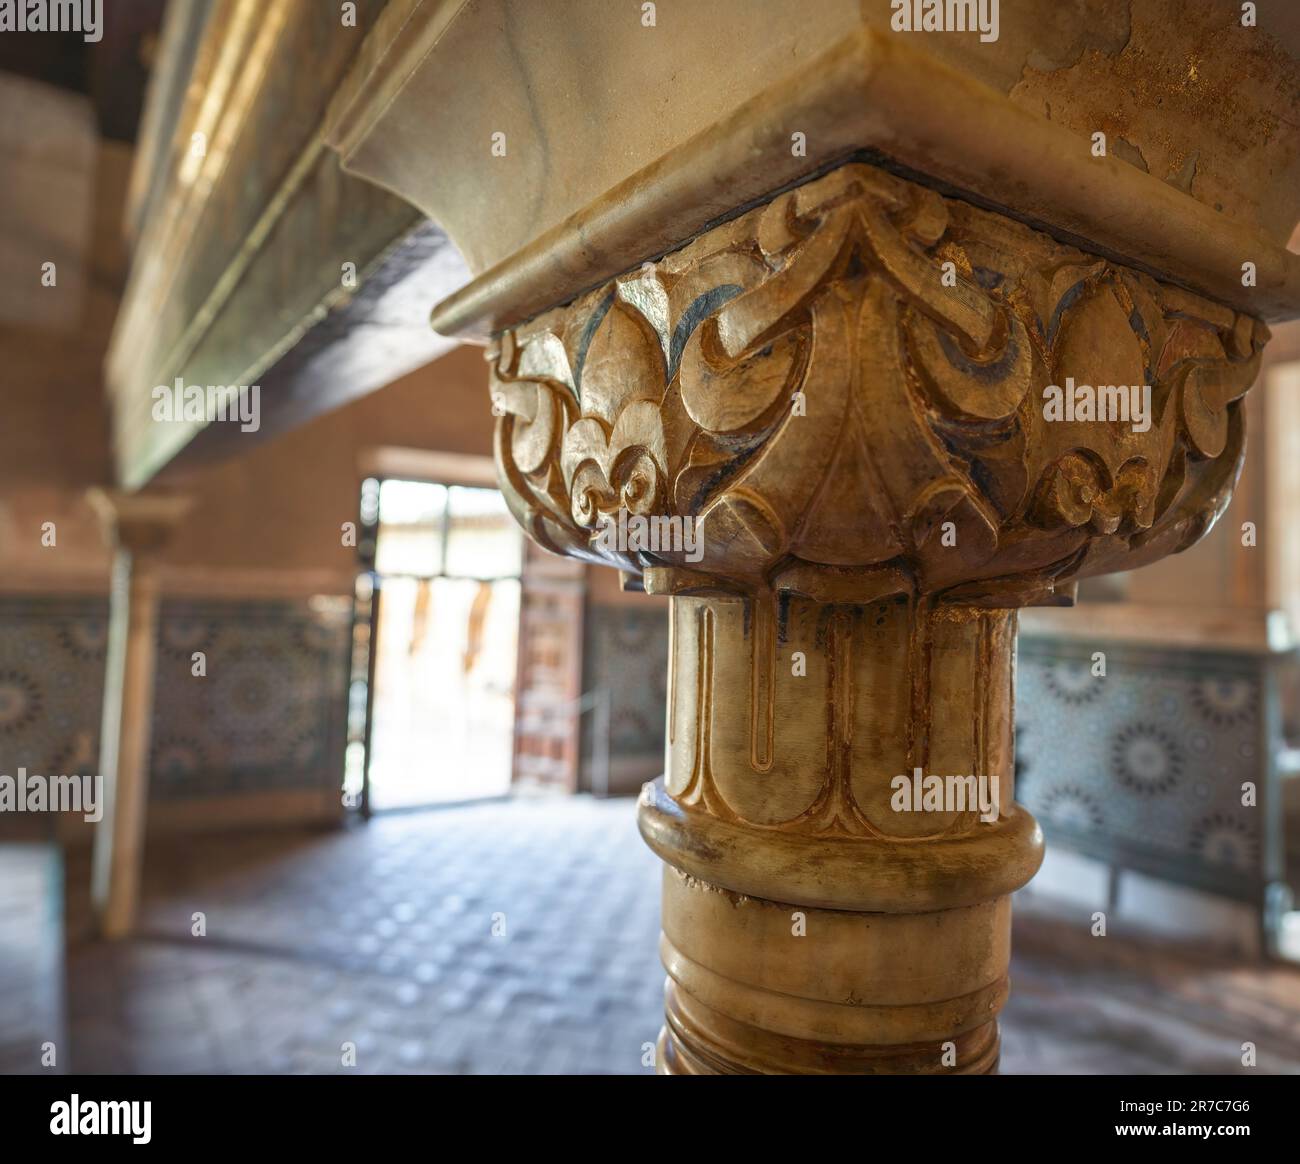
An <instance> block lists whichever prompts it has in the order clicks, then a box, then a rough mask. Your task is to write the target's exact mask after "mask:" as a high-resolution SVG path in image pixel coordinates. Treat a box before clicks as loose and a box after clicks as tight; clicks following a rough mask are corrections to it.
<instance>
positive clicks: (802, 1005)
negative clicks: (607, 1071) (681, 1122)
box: [656, 866, 1011, 1075]
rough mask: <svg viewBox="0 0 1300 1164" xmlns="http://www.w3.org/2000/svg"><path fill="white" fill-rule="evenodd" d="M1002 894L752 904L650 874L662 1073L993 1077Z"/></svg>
mask: <svg viewBox="0 0 1300 1164" xmlns="http://www.w3.org/2000/svg"><path fill="white" fill-rule="evenodd" d="M1010 923H1011V902H1010V897H1009V896H1003V897H999V898H997V899H995V900H992V901H988V902H982V903H979V904H977V905H972V906H963V907H959V908H955V909H947V910H936V911H933V912H924V913H904V914H885V913H860V912H852V911H848V910H826V909H817V908H813V907H809V906H800V905H790V904H786V903H780V902H773V901H766V900H763V899H761V898H755V897H749V896H745V895H743V894H738V893H734V892H732V891H730V890H727V889H722V888H719V887H718V886H716V885H710V884H707V883H705V882H702V881H700V880H699V879H697V878H695V877H692V876H690V875H688V874H685V873H683V872H681V871H680V870H678V869H675V868H672V867H671V866H670V867H667V868H666V869H665V870H664V936H663V939H662V943H661V947H660V948H661V955H662V958H663V962H664V966H665V967H666V968H667V970H668V980H667V984H666V987H665V1012H666V1015H667V1025H666V1026H665V1028H664V1031H663V1033H662V1034H661V1036H660V1039H659V1051H658V1058H657V1060H656V1062H657V1064H658V1069H659V1071H660V1073H661V1074H666V1075H984V1074H992V1073H994V1072H996V1070H997V1063H998V1051H999V1041H998V1027H997V1021H996V1016H997V1014H998V1012H999V1010H1000V1009H1001V1008H1002V1004H1003V1003H1004V1002H1005V1000H1006V996H1007V973H1006V971H1007V963H1008V960H1009V956H1010V937H1011V934H1010V931H1011V925H1010Z"/></svg>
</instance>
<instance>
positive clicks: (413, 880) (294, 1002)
mask: <svg viewBox="0 0 1300 1164" xmlns="http://www.w3.org/2000/svg"><path fill="white" fill-rule="evenodd" d="M633 817H634V809H633V805H632V803H631V802H630V801H612V802H603V803H602V802H593V801H591V800H589V799H585V798H579V799H576V800H565V801H540V802H514V803H499V804H486V805H476V806H468V807H464V808H457V809H444V810H441V811H435V812H429V813H421V814H411V815H404V816H391V817H386V818H379V819H376V820H375V821H373V822H371V824H370V825H368V826H366V827H363V828H359V829H357V830H355V831H352V832H346V833H338V834H324V835H319V834H318V835H313V836H300V837H296V838H293V839H286V838H285V837H284V836H283V835H281V836H279V837H275V836H270V835H266V836H262V837H259V838H243V839H240V840H236V841H232V840H230V839H221V838H211V839H204V840H188V841H186V842H184V843H181V844H176V843H173V844H171V845H167V846H163V845H161V844H158V845H155V847H154V850H153V851H152V853H151V860H150V864H149V869H148V873H147V900H146V905H145V911H144V923H143V927H142V929H143V933H142V936H141V937H140V938H139V939H137V940H133V941H131V942H129V943H125V944H121V945H117V946H113V947H106V946H104V945H102V944H99V943H95V942H91V941H89V940H88V939H86V938H85V937H84V936H83V935H84V933H85V921H86V916H85V912H84V903H83V902H82V901H81V898H80V895H79V894H78V893H75V892H74V893H72V894H71V895H70V899H71V903H72V904H71V909H70V921H69V926H70V932H71V934H72V938H73V940H72V944H71V951H70V960H69V966H68V983H69V1000H68V1009H69V1027H70V1039H71V1052H72V1054H71V1065H72V1069H73V1070H74V1071H88V1072H133V1071H135V1072H186V1071H189V1072H280V1071H292V1072H330V1071H334V1072H339V1071H357V1072H390V1071H402V1072H476V1073H499V1072H519V1073H534V1072H564V1073H568V1072H573V1073H593V1072H594V1073H631V1074H649V1073H650V1072H649V1070H648V1069H647V1068H645V1067H643V1066H642V1056H643V1048H644V1046H645V1044H647V1043H650V1042H653V1040H654V1038H655V1035H656V1033H657V1032H658V1029H659V1025H660V1021H661V1020H660V1005H661V982H662V972H661V970H660V968H659V966H658V961H657V954H656V940H657V936H658V897H659V887H658V862H657V860H656V859H655V858H654V857H653V856H652V855H651V854H650V852H649V851H648V850H647V849H646V848H645V846H644V845H643V844H642V843H641V841H640V838H639V837H638V836H637V834H636V828H635V824H634V820H633ZM81 860H83V859H79V860H78V861H75V862H74V863H73V865H72V867H71V868H70V870H69V873H68V881H69V884H70V886H74V887H75V886H77V885H80V884H84V880H83V879H84V877H85V870H84V869H82V868H81V867H79V865H80V861H81ZM196 912H197V913H202V914H203V915H204V921H205V923H206V936H204V937H196V936H193V935H192V930H193V928H194V927H195V922H194V916H193V915H194V914H195V913H196ZM1087 920H1088V919H1084V918H1079V919H1070V918H1065V917H1063V916H1055V917H1054V916H1052V915H1051V914H1050V913H1044V912H1043V906H1042V905H1041V904H1039V905H1035V906H1034V907H1033V908H1032V910H1030V909H1022V910H1021V911H1020V914H1019V916H1018V920H1017V927H1016V947H1015V948H1016V955H1015V962H1014V966H1013V992H1012V1000H1011V1002H1010V1004H1009V1005H1008V1007H1007V1010H1006V1012H1005V1022H1004V1024H1003V1046H1004V1051H1003V1062H1002V1069H1003V1071H1004V1072H1006V1073H1017V1072H1034V1073H1046V1072H1056V1073H1091V1072H1097V1073H1108V1074H1131V1073H1160V1072H1232V1071H1240V1070H1242V1069H1243V1068H1242V1066H1241V1062H1240V1054H1241V1052H1240V1047H1241V1044H1242V1043H1243V1042H1245V1041H1252V1042H1255V1043H1256V1044H1257V1045H1258V1047H1259V1066H1258V1068H1257V1069H1258V1070H1260V1071H1267V1072H1288V1073H1292V1072H1295V1073H1300V973H1297V972H1296V971H1295V970H1292V969H1289V968H1284V967H1278V966H1267V965H1260V964H1248V963H1242V962H1234V961H1229V960H1221V959H1213V958H1208V957H1205V956H1203V955H1199V954H1195V953H1191V952H1187V951H1180V950H1177V949H1175V948H1171V947H1163V946H1151V945H1147V944H1142V943H1136V942H1133V941H1132V940H1126V939H1124V938H1121V937H1117V936H1113V935H1112V936H1111V937H1109V938H1107V939H1104V940H1097V939H1093V938H1091V937H1090V936H1089V934H1088V932H1087ZM494 927H495V929H496V930H497V931H498V932H497V933H496V934H494ZM502 931H503V932H502ZM345 1044H353V1045H355V1048H356V1052H355V1057H356V1066H355V1067H347V1066H344V1064H343V1059H344V1056H345V1053H346V1050H345Z"/></svg>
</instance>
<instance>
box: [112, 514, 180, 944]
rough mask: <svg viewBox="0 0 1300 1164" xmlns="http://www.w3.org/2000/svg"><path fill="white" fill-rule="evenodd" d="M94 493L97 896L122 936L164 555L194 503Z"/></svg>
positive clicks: (142, 807)
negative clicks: (101, 654)
mask: <svg viewBox="0 0 1300 1164" xmlns="http://www.w3.org/2000/svg"><path fill="white" fill-rule="evenodd" d="M89 500H90V503H91V504H92V506H93V507H94V508H95V510H96V512H97V513H98V515H99V517H100V520H101V523H102V525H103V528H104V535H105V538H106V539H107V541H108V543H109V545H110V547H111V548H112V550H113V575H112V588H111V593H110V608H109V630H108V660H107V667H106V672H105V676H104V714H103V724H102V728H101V733H100V748H99V772H100V776H101V777H102V779H103V796H104V815H103V819H102V820H101V821H100V822H99V824H98V825H97V826H96V830H95V839H94V851H93V858H92V871H91V900H92V903H93V905H94V909H95V915H96V919H97V922H98V925H99V929H100V932H101V934H102V935H103V936H104V937H106V938H121V937H126V936H127V935H128V934H129V933H130V932H131V930H132V928H133V926H134V924H135V915H136V908H137V905H138V902H139V895H140V871H141V866H142V862H143V857H144V831H145V814H146V809H147V804H148V796H149V744H150V735H151V731H152V727H153V692H154V666H155V660H156V654H157V639H158V574H157V568H158V557H159V552H160V551H161V549H162V548H163V546H164V545H165V544H166V542H167V540H168V539H169V537H170V536H171V533H172V531H173V529H174V528H175V526H176V523H177V522H178V521H179V520H180V519H181V517H183V516H184V514H185V513H186V511H187V510H188V509H189V506H190V500H189V499H188V498H185V497H179V496H175V495H171V494H163V493H157V492H149V493H123V492H118V491H116V490H106V489H95V490H92V491H91V492H90V494H89Z"/></svg>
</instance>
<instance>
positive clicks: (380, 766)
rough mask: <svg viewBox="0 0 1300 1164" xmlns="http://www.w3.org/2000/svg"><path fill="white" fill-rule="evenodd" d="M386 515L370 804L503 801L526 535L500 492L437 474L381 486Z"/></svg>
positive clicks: (378, 533)
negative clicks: (438, 479) (433, 478)
mask: <svg viewBox="0 0 1300 1164" xmlns="http://www.w3.org/2000/svg"><path fill="white" fill-rule="evenodd" d="M372 485H373V483H372ZM375 518H376V521H375V540H374V543H373V552H374V566H373V571H372V574H371V577H372V580H373V581H372V585H373V593H372V599H371V610H370V625H371V636H372V637H371V647H372V657H371V661H370V669H371V674H370V691H369V724H368V732H367V735H368V748H367V750H366V784H367V789H366V793H367V795H366V807H367V808H368V809H369V810H370V811H372V812H379V811H384V810H389V809H400V808H415V807H421V806H425V805H434V804H445V803H449V802H454V801H464V800H477V799H482V798H485V797H493V796H503V795H505V794H506V793H507V792H508V791H509V789H510V781H511V767H512V757H513V741H514V717H515V676H516V669H517V661H518V638H519V602H520V569H521V563H522V551H523V542H522V534H521V532H520V530H519V528H518V526H517V525H516V524H515V522H514V520H513V519H512V518H511V516H510V514H509V511H508V510H507V509H506V504H505V500H504V499H503V498H502V496H501V494H500V492H499V491H498V490H496V489H489V488H480V487H472V486H463V485H444V484H437V483H434V482H428V481H412V480H400V479H395V478H389V479H385V480H382V481H380V482H378V506H377V514H375Z"/></svg>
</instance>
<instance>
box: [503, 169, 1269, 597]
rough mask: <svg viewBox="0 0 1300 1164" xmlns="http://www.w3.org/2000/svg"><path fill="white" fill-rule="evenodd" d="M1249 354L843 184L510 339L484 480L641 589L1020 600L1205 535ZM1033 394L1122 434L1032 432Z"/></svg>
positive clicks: (921, 195) (1239, 437)
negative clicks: (676, 521) (634, 539)
mask: <svg viewBox="0 0 1300 1164" xmlns="http://www.w3.org/2000/svg"><path fill="white" fill-rule="evenodd" d="M1267 337H1268V330H1267V328H1266V327H1265V326H1264V324H1262V323H1261V322H1259V321H1257V320H1255V319H1252V318H1251V317H1249V316H1246V315H1243V314H1241V313H1239V312H1236V311H1233V310H1232V309H1231V308H1226V307H1222V306H1220V305H1218V304H1216V303H1214V302H1212V301H1210V300H1208V299H1205V298H1203V297H1200V296H1197V295H1194V294H1192V293H1190V292H1187V291H1184V290H1182V289H1180V288H1177V287H1174V286H1172V285H1169V284H1162V283H1159V282H1157V281H1156V280H1155V279H1153V278H1151V277H1150V276H1148V275H1145V274H1142V273H1140V272H1138V271H1135V270H1132V269H1129V268H1127V267H1124V266H1121V265H1119V264H1116V263H1114V262H1111V261H1108V260H1106V259H1103V258H1099V257H1097V256H1095V255H1090V254H1086V253H1084V252H1083V251H1080V250H1077V249H1075V248H1073V247H1069V246H1066V245H1063V244H1061V243H1058V242H1056V241H1054V240H1053V239H1051V238H1049V237H1048V236H1047V235H1045V234H1042V233H1040V232H1038V231H1035V230H1033V229H1031V228H1030V227H1027V226H1025V225H1023V224H1021V223H1018V222H1014V221H1011V220H1009V219H1006V218H1004V217H1002V216H1000V215H996V214H993V213H991V212H988V211H984V210H981V209H978V208H976V207H974V206H971V205H970V204H968V203H965V202H961V201H958V200H955V199H951V198H945V197H943V196H942V195H940V194H938V193H936V192H934V191H933V190H931V189H928V188H926V187H923V186H920V185H917V184H915V183H912V182H908V181H905V180H904V179H902V178H898V177H895V176H893V175H891V174H888V173H885V172H884V171H881V170H878V169H874V168H872V167H870V166H867V165H862V164H852V165H846V166H844V167H842V168H840V169H838V170H835V171H833V172H832V173H830V174H828V175H826V176H824V177H822V178H819V179H817V180H815V181H812V182H810V183H808V184H807V185H804V186H800V187H797V188H795V189H794V190H791V191H789V192H788V193H786V194H783V195H781V196H780V197H778V198H776V199H775V200H774V201H772V202H770V203H768V204H767V205H764V206H761V207H758V208H755V209H754V210H751V211H749V212H748V213H746V214H744V215H741V216H740V217H738V218H736V219H734V220H733V221H731V222H728V223H726V224H724V225H722V226H719V227H717V228H715V229H713V230H711V231H709V232H708V233H706V234H704V235H702V236H700V237H699V238H697V239H695V240H694V241H693V242H691V243H689V244H688V245H686V246H684V247H682V248H681V249H680V250H677V251H675V252H673V253H672V254H670V255H668V256H666V257H664V258H663V259H661V260H659V261H658V262H656V263H647V264H644V265H643V266H642V267H641V268H640V269H639V270H635V271H630V272H628V273H627V274H625V275H624V276H622V277H620V278H618V279H615V280H613V281H611V282H609V283H607V284H605V285H604V286H601V287H599V288H597V289H595V290H593V291H591V292H589V293H587V294H586V295H583V296H581V297H580V298H579V299H577V300H576V301H575V302H573V303H572V304H570V305H568V306H565V307H562V308H559V309H557V310H554V311H551V312H548V313H546V314H545V315H543V316H541V317H539V318H537V319H535V320H533V321H532V322H531V323H529V324H526V325H524V326H522V327H519V328H515V329H513V330H509V331H506V332H504V333H503V334H502V335H501V336H500V338H499V342H498V344H497V346H496V347H495V348H494V349H493V350H492V353H491V356H490V360H491V365H492V391H493V396H494V400H495V402H496V404H497V406H498V411H499V412H501V413H502V414H503V415H502V416H501V419H500V421H499V424H498V432H497V449H498V457H499V462H500V469H501V476H502V481H503V486H504V488H505V490H506V493H507V496H508V497H509V498H510V501H511V505H512V507H513V508H514V511H515V513H516V515H517V516H518V518H519V519H520V521H521V522H522V523H523V524H524V525H525V527H526V528H527V529H528V530H529V532H530V533H532V534H533V536H534V537H536V538H537V539H538V540H539V541H540V542H541V543H542V544H543V545H545V546H547V547H548V548H550V549H552V550H555V551H556V552H560V553H569V554H573V555H576V556H580V557H588V558H593V559H595V560H603V561H607V562H609V563H610V564H613V565H616V566H618V567H619V568H621V569H624V570H628V571H631V572H633V573H638V574H644V575H645V585H646V587H647V588H648V589H650V590H655V591H664V592H669V593H705V592H709V591H720V592H726V591H731V592H743V593H756V592H759V591H764V590H769V589H770V590H773V591H777V592H792V593H799V594H804V595H808V596H810V597H815V598H819V599H823V600H831V599H834V600H838V601H850V600H852V601H871V600H875V599H879V598H883V597H887V596H890V595H895V594H898V595H903V594H910V595H927V596H934V597H936V598H939V599H941V600H942V601H948V602H963V603H972V604H976V605H982V606H1017V605H1023V604H1026V603H1032V602H1041V601H1046V600H1051V599H1052V596H1053V595H1057V594H1061V593H1062V592H1063V591H1064V592H1065V593H1066V594H1067V595H1068V588H1069V586H1070V584H1071V583H1072V582H1073V581H1074V580H1075V579H1077V578H1079V577H1082V576H1087V575H1091V574H1099V573H1106V572H1111V571H1115V570H1121V569H1130V568H1132V567H1134V566H1138V565H1142V564H1144V563H1146V562H1150V561H1153V560H1155V559H1156V558H1158V557H1161V556H1163V555H1164V554H1168V553H1171V552H1175V551H1178V550H1181V549H1184V548H1186V547H1187V546H1188V545H1190V544H1192V542H1194V541H1195V540H1196V539H1197V538H1198V537H1200V535H1201V534H1203V533H1204V532H1205V530H1206V529H1207V528H1208V527H1209V525H1210V524H1211V522H1212V521H1213V520H1214V519H1215V518H1216V517H1217V516H1218V514H1219V513H1220V512H1222V510H1223V508H1224V506H1225V505H1226V504H1227V501H1228V498H1229V495H1230V491H1231V488H1232V485H1233V482H1234V481H1235V479H1236V475H1237V471H1238V467H1239V465H1240V461H1241V457H1242V453H1243V439H1244V433H1243V417H1242V412H1241V408H1240V406H1239V400H1240V398H1241V396H1242V395H1243V394H1244V392H1245V391H1246V389H1247V388H1248V387H1249V385H1250V383H1251V381H1252V380H1253V378H1254V375H1255V371H1256V369H1257V366H1258V360H1259V354H1260V351H1261V349H1262V347H1263V344H1264V342H1265V340H1266V339H1267ZM1049 385H1056V386H1058V387H1059V388H1060V389H1061V391H1062V392H1065V391H1066V390H1067V389H1068V388H1069V387H1070V386H1071V385H1073V386H1075V388H1076V390H1077V389H1079V388H1082V387H1083V386H1087V387H1088V388H1089V389H1092V390H1094V392H1093V397H1094V399H1095V400H1099V401H1100V406H1101V407H1115V408H1119V407H1121V406H1122V408H1123V417H1124V419H1123V420H1122V421H1120V422H1117V423H1103V422H1101V421H1098V420H1095V419H1092V418H1085V419H1060V420H1056V419H1051V418H1049V413H1048V411H1047V408H1048V405H1049V401H1046V400H1045V399H1044V391H1045V389H1047V387H1048V386H1049ZM1081 403H1082V402H1081ZM1130 406H1131V407H1132V410H1133V413H1132V415H1131V414H1130ZM1081 411H1082V408H1081ZM1073 415H1074V413H1073V410H1071V413H1070V416H1071V417H1073ZM620 509H624V510H626V511H627V513H628V514H629V515H633V516H636V517H644V518H690V519H692V520H693V521H697V522H698V523H699V531H700V533H701V535H702V541H703V550H702V555H700V556H698V559H697V558H696V555H694V554H691V553H690V552H689V551H688V550H686V549H682V548H676V549H674V548H673V547H672V546H671V545H670V546H669V548H666V549H665V548H662V547H660V548H656V549H638V548H633V549H631V550H626V549H623V548H622V547H620V548H618V549H614V550H611V549H610V548H608V540H609V539H607V538H605V539H602V538H601V536H600V531H601V528H602V526H603V525H604V523H605V522H607V521H609V520H611V519H613V518H615V517H616V515H617V514H618V511H619V510H620ZM946 523H951V525H948V524H946ZM697 553H698V551H697Z"/></svg>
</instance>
